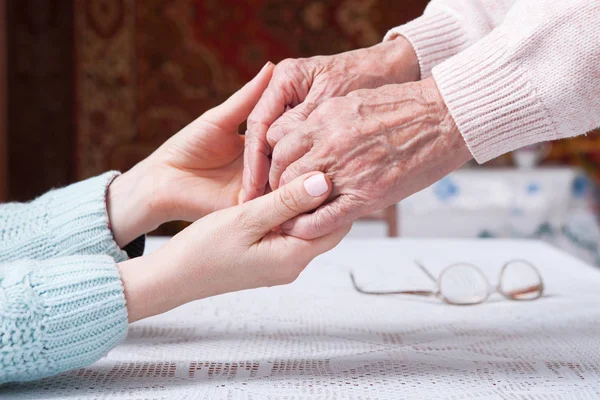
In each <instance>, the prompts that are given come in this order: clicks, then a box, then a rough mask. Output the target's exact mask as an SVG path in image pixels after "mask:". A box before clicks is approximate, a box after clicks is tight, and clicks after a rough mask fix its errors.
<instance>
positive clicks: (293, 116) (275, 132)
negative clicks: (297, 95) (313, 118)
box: [267, 101, 317, 149]
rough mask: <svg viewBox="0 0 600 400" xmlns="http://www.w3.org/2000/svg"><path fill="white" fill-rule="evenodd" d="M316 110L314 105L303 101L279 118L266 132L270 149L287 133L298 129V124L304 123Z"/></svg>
mask: <svg viewBox="0 0 600 400" xmlns="http://www.w3.org/2000/svg"><path fill="white" fill-rule="evenodd" d="M316 108H317V104H316V103H312V102H307V101H305V102H304V103H302V104H299V105H298V106H296V107H295V108H292V109H290V110H288V111H286V112H285V113H284V114H283V115H282V116H281V117H279V118H278V119H277V120H276V121H275V122H273V124H272V125H271V127H270V128H269V130H268V131H267V142H268V143H269V146H271V148H272V149H274V148H275V145H276V144H277V143H278V142H279V141H280V140H281V139H282V138H283V137H284V136H285V135H287V134H288V133H290V132H293V131H294V130H295V129H298V123H299V122H304V121H306V119H307V118H308V116H309V115H310V114H311V113H312V112H313V111H314V110H315V109H316Z"/></svg>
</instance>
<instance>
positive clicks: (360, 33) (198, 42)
mask: <svg viewBox="0 0 600 400" xmlns="http://www.w3.org/2000/svg"><path fill="white" fill-rule="evenodd" d="M426 3H427V1H426V0H412V1H403V2H396V1H393V0H364V1H361V0H329V1H303V0H253V1H237V0H219V1H217V0H144V1H135V0H89V1H76V2H75V3H74V4H75V12H74V15H75V50H76V51H75V54H76V76H75V82H76V85H75V86H76V89H75V91H76V104H77V110H76V130H77V133H76V140H75V143H76V144H75V154H76V162H75V169H76V176H77V178H80V179H81V178H85V177H88V176H91V175H94V174H97V173H100V172H102V171H105V170H107V169H119V170H126V169H128V168H129V167H131V166H132V165H134V164H135V163H136V162H138V161H139V160H141V159H142V158H144V157H145V156H147V155H148V154H149V153H150V152H152V150H153V149H155V148H156V147H157V146H158V145H159V144H160V143H162V142H163V141H164V140H165V139H166V138H168V137H169V136H171V135H172V134H174V133H176V132H177V131H178V130H179V129H180V128H181V127H183V126H185V125H186V124H187V123H189V122H190V121H192V120H193V119H194V118H196V117H197V116H198V115H200V114H201V113H203V112H204V111H206V110H207V109H209V108H211V107H213V106H215V105H217V104H219V103H221V102H222V101H223V100H224V99H226V98H227V97H228V96H229V95H230V94H231V93H233V92H234V91H235V90H237V89H238V88H239V87H240V86H241V85H242V84H243V83H244V82H246V81H248V80H249V79H250V78H251V77H252V76H253V75H254V74H255V73H256V72H257V71H258V70H259V69H260V68H261V67H262V66H263V65H264V64H265V62H266V61H269V60H270V61H273V62H278V61H280V60H282V59H284V58H288V57H304V56H311V55H316V54H333V53H338V52H341V51H345V50H350V49H354V48H357V47H364V46H369V45H372V44H375V43H377V42H378V41H379V40H381V38H382V36H383V34H384V33H385V31H386V30H387V29H389V28H390V27H392V26H394V25H396V24H400V23H402V22H404V21H407V20H410V19H412V18H415V17H416V16H418V15H420V14H421V13H422V10H423V8H424V6H425V4H426Z"/></svg>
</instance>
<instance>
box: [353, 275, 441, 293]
mask: <svg viewBox="0 0 600 400" xmlns="http://www.w3.org/2000/svg"><path fill="white" fill-rule="evenodd" d="M350 279H351V280H352V285H353V286H354V289H356V291H357V292H359V293H362V294H376V295H380V294H411V295H415V296H424V297H433V296H435V295H436V293H435V292H432V291H430V290H401V291H389V292H386V291H382V292H375V291H369V290H364V289H361V288H360V287H359V286H358V285H357V284H356V279H354V274H353V273H352V272H351V273H350Z"/></svg>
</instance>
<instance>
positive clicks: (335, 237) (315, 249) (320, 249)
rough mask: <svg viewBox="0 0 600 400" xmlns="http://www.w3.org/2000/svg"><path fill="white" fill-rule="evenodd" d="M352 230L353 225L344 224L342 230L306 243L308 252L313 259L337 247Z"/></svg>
mask: <svg viewBox="0 0 600 400" xmlns="http://www.w3.org/2000/svg"><path fill="white" fill-rule="evenodd" d="M351 228H352V223H346V224H343V225H342V226H341V227H340V228H338V229H335V230H334V231H333V232H331V233H328V234H327V235H325V236H322V237H319V238H316V239H312V240H308V241H304V242H305V243H308V246H307V251H308V252H309V255H310V256H311V259H313V258H315V257H316V256H318V255H320V254H323V253H325V252H327V251H329V250H331V249H333V248H334V247H335V246H337V245H338V244H339V243H340V242H341V241H342V239H343V238H344V237H345V236H346V235H347V234H348V232H350V229H351Z"/></svg>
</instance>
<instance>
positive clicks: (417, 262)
mask: <svg viewBox="0 0 600 400" xmlns="http://www.w3.org/2000/svg"><path fill="white" fill-rule="evenodd" d="M414 261H415V264H417V266H418V267H419V268H421V271H423V272H424V273H425V275H427V277H429V279H431V280H432V281H433V282H437V278H436V277H435V276H433V274H432V273H431V272H429V270H428V269H427V268H425V266H424V265H423V264H422V263H421V261H419V260H414Z"/></svg>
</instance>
